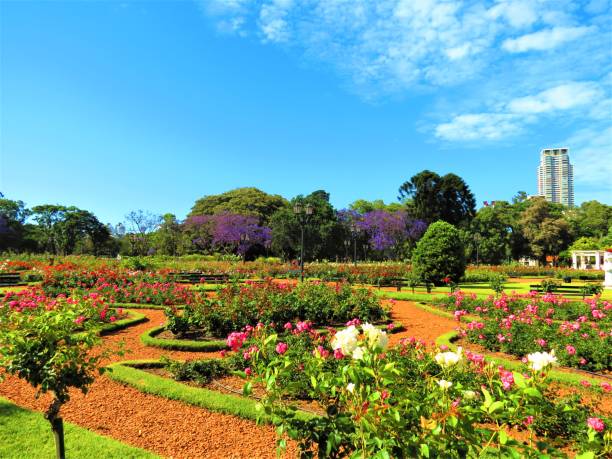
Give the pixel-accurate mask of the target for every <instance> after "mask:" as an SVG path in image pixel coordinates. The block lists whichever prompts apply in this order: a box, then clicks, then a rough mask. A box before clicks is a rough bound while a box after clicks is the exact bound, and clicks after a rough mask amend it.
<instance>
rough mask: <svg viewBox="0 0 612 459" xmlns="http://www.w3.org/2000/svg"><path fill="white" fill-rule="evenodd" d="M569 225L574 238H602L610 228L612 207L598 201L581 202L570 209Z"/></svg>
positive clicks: (611, 224) (611, 225)
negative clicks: (578, 205) (576, 206)
mask: <svg viewBox="0 0 612 459" xmlns="http://www.w3.org/2000/svg"><path fill="white" fill-rule="evenodd" d="M569 223H570V225H571V227H572V233H573V234H574V235H575V236H576V237H580V236H586V237H593V238H602V237H604V236H605V235H606V234H607V233H608V230H609V228H610V227H612V206H608V205H606V204H602V203H600V202H598V201H587V202H583V203H582V204H581V205H580V207H578V208H575V209H572V211H571V214H570V217H569Z"/></svg>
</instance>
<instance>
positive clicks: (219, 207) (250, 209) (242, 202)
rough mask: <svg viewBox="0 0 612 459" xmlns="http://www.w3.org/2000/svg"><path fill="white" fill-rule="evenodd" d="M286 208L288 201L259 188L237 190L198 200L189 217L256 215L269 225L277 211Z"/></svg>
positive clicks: (261, 221) (262, 222)
mask: <svg viewBox="0 0 612 459" xmlns="http://www.w3.org/2000/svg"><path fill="white" fill-rule="evenodd" d="M286 206H287V200H286V199H285V198H283V197H282V196H279V195H271V194H268V193H264V192H263V191H261V190H259V189H257V188H236V189H235V190H231V191H227V192H225V193H222V194H216V195H210V196H205V197H203V198H200V199H198V200H197V201H196V202H195V204H194V205H193V207H192V209H191V212H190V213H189V216H193V215H215V214H220V213H223V212H228V213H232V214H240V215H254V216H256V217H258V218H259V219H260V223H261V224H267V223H268V221H269V220H270V218H271V217H272V215H273V214H274V213H275V212H276V211H278V210H279V209H281V208H283V207H286Z"/></svg>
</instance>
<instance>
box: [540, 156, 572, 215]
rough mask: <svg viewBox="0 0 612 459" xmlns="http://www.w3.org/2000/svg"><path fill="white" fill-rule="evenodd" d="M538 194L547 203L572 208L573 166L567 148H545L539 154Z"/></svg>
mask: <svg viewBox="0 0 612 459" xmlns="http://www.w3.org/2000/svg"><path fill="white" fill-rule="evenodd" d="M538 194H539V195H540V196H544V197H545V198H546V200H547V201H550V202H558V203H560V204H563V205H566V206H569V207H573V206H574V166H572V165H571V164H570V161H569V148H546V149H544V150H542V151H541V153H540V165H539V166H538Z"/></svg>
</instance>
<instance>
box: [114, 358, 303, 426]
mask: <svg viewBox="0 0 612 459" xmlns="http://www.w3.org/2000/svg"><path fill="white" fill-rule="evenodd" d="M163 366H164V365H163V363H161V362H160V361H158V360H137V361H124V362H119V363H114V364H112V365H109V366H108V367H107V368H108V369H109V370H110V371H108V372H107V373H106V375H108V377H109V378H111V379H112V380H114V381H117V382H119V383H122V384H126V385H128V386H132V387H134V388H136V389H138V390H139V391H141V392H144V393H146V394H153V395H158V396H160V397H164V398H168V399H170V400H178V401H180V402H183V403H187V404H189V405H194V406H198V407H200V408H205V409H207V410H210V411H215V412H219V413H225V414H231V415H234V416H238V417H241V418H245V419H251V420H257V418H258V410H257V403H258V402H257V401H256V400H254V399H251V398H246V397H240V396H238V395H231V394H223V393H221V392H217V391H213V390H210V389H205V388H201V387H192V386H188V385H186V384H183V383H180V382H177V381H174V380H173V379H170V378H164V377H162V376H158V375H154V374H151V373H148V372H146V371H143V370H142V369H143V368H162V367H163ZM298 416H300V417H303V419H308V418H310V417H312V416H313V415H311V414H309V413H306V412H303V411H300V412H298ZM263 420H264V422H267V421H266V420H265V419H263Z"/></svg>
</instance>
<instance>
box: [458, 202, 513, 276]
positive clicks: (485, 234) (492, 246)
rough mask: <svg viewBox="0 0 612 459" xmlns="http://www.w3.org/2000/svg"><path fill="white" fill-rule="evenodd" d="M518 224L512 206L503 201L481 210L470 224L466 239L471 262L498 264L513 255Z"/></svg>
mask: <svg viewBox="0 0 612 459" xmlns="http://www.w3.org/2000/svg"><path fill="white" fill-rule="evenodd" d="M517 230H518V223H517V222H516V219H515V217H514V212H513V209H512V206H510V205H509V204H508V203H507V202H505V201H496V202H495V205H491V206H487V207H483V208H481V209H480V210H479V211H478V212H477V213H476V217H475V218H474V220H472V223H471V224H470V236H471V237H468V240H469V243H468V247H469V252H470V256H471V258H472V260H476V258H478V261H480V262H482V263H487V264H493V265H496V264H500V263H501V262H503V261H506V260H507V259H508V258H511V257H512V256H513V254H514V246H515V244H516V243H517V241H516V240H515V239H516V238H517V234H518V235H520V232H519V231H517Z"/></svg>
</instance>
